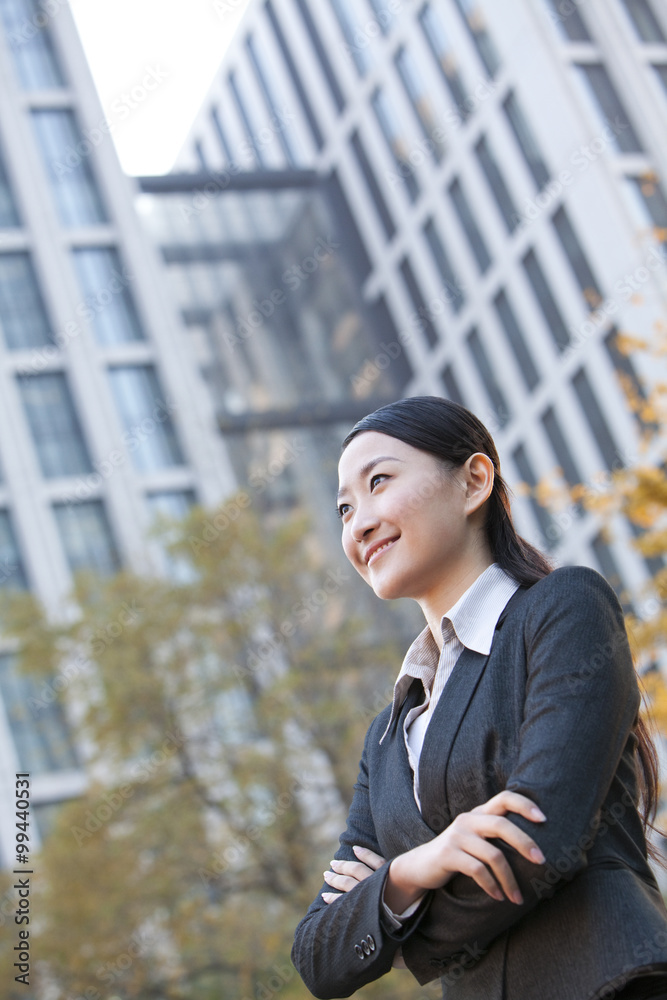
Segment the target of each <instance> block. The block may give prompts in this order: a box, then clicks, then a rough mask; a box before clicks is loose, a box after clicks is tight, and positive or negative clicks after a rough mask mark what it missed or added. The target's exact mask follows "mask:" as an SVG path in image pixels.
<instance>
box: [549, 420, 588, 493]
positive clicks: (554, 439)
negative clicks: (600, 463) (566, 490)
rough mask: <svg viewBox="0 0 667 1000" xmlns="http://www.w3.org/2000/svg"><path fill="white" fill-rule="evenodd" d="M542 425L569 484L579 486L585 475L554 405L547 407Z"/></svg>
mask: <svg viewBox="0 0 667 1000" xmlns="http://www.w3.org/2000/svg"><path fill="white" fill-rule="evenodd" d="M542 426H543V427H544V430H545V432H546V435H547V437H548V439H549V443H550V445H551V448H552V450H553V453H554V456H555V458H556V461H557V462H558V465H559V467H560V469H561V472H562V473H563V476H564V478H565V481H566V483H567V484H568V486H577V485H578V484H579V483H582V482H583V476H582V475H581V473H580V471H579V468H578V466H577V463H576V462H575V460H574V457H573V455H572V452H571V450H570V447H569V445H568V443H567V439H566V437H565V435H564V434H563V430H562V428H561V424H560V421H559V420H558V417H557V416H556V412H555V410H554V408H553V406H549V407H547V409H546V410H545V411H544V414H543V415H542Z"/></svg>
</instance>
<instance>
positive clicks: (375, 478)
mask: <svg viewBox="0 0 667 1000" xmlns="http://www.w3.org/2000/svg"><path fill="white" fill-rule="evenodd" d="M388 478H389V476H388V475H387V473H386V472H378V473H376V474H375V475H374V476H371V483H370V485H371V493H372V492H373V490H374V489H375V486H376V485H377V481H378V480H379V479H388Z"/></svg>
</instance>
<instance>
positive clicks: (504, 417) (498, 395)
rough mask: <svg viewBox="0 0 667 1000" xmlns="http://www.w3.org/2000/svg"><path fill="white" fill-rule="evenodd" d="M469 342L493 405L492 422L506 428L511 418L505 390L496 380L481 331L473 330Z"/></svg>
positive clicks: (476, 365)
mask: <svg viewBox="0 0 667 1000" xmlns="http://www.w3.org/2000/svg"><path fill="white" fill-rule="evenodd" d="M467 340H468V350H469V351H470V355H471V357H472V359H473V362H474V364H475V367H476V369H477V372H478V374H479V376H480V378H481V380H482V383H483V385H484V388H485V389H486V394H487V396H488V397H489V402H490V403H491V408H492V411H493V421H492V422H493V423H494V424H495V425H497V426H498V427H504V426H505V424H507V422H508V421H509V419H510V416H511V414H510V409H509V405H508V403H507V400H506V398H505V394H504V393H503V390H502V389H501V388H500V383H499V382H498V379H497V378H496V373H495V371H494V369H493V365H492V364H491V361H490V359H489V356H488V354H487V351H486V347H485V345H484V342H483V340H482V338H481V336H480V334H479V330H477V329H476V328H474V329H472V330H471V331H470V333H469V334H468V338H467Z"/></svg>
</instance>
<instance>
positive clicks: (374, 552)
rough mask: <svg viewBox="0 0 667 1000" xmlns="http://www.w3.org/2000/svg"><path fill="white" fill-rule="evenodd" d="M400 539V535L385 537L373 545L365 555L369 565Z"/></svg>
mask: <svg viewBox="0 0 667 1000" xmlns="http://www.w3.org/2000/svg"><path fill="white" fill-rule="evenodd" d="M396 541H398V535H396V537H395V538H385V539H384V540H383V541H381V542H376V543H375V545H371V546H370V548H368V549H367V550H366V554H365V556H364V559H365V562H366V565H367V566H370V565H371V563H373V562H375V561H376V559H379V557H380V555H381V554H382V553H383V552H384V551H385V550H386V549H388V548H390V547H391V546H392V545H393V544H394V542H396Z"/></svg>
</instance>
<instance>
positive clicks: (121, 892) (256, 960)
mask: <svg viewBox="0 0 667 1000" xmlns="http://www.w3.org/2000/svg"><path fill="white" fill-rule="evenodd" d="M169 537H170V539H171V543H170V550H171V556H172V558H173V559H174V560H175V565H177V566H178V567H179V573H178V576H179V579H180V580H181V582H180V583H179V582H176V581H174V580H168V579H147V578H143V577H138V576H133V575H131V574H128V573H122V574H119V575H117V576H115V577H112V578H107V579H97V578H92V577H81V578H79V579H78V580H77V584H76V590H75V593H74V595H73V601H72V603H71V605H70V607H69V613H68V615H67V616H65V615H62V616H61V618H60V620H59V621H58V622H54V621H51V620H49V618H48V616H47V615H46V614H45V612H44V610H43V609H42V608H40V607H39V605H38V604H37V602H36V601H35V600H34V599H33V598H32V597H30V596H26V595H18V596H17V595H15V596H14V597H12V598H11V599H9V600H8V601H7V602H6V604H5V606H4V608H3V612H2V614H3V631H4V632H5V634H9V635H11V636H13V637H14V638H15V639H16V641H17V643H18V646H19V648H20V664H21V669H22V670H23V671H25V672H26V673H28V674H30V675H31V676H32V677H33V678H34V679H36V680H38V681H39V683H40V684H43V683H45V682H46V683H49V684H51V685H52V687H53V690H57V691H59V696H64V697H63V700H64V702H65V703H66V706H67V709H68V712H69V715H70V718H71V720H72V723H73V726H74V729H75V731H76V735H77V737H78V741H79V744H80V745H81V746H83V747H84V748H85V762H84V766H85V771H86V774H87V777H88V787H87V790H86V792H85V794H84V795H83V796H82V797H80V798H77V799H75V800H73V801H71V802H69V803H67V804H66V805H65V806H63V807H62V808H61V810H60V813H59V816H58V820H57V823H56V825H55V828H54V830H53V831H52V833H51V834H50V836H49V837H48V838H47V840H46V842H45V844H44V847H43V849H42V852H41V854H40V855H39V857H38V858H36V860H35V867H36V870H37V871H38V875H39V877H38V878H36V879H35V894H36V898H35V901H34V911H35V913H37V914H39V919H38V921H37V923H36V924H35V929H34V931H33V930H32V928H31V937H33V936H34V949H35V954H38V956H39V959H40V961H39V966H38V968H39V970H40V973H41V978H42V982H44V983H46V982H47V981H48V982H49V983H52V984H55V986H56V987H57V988H58V989H59V990H60V996H61V997H63V998H67V1000H70V998H74V997H77V998H78V997H85V998H86V1000H107V998H108V997H112V996H113V997H120V998H122V1000H125V998H128V1000H129V998H142V1000H143V998H149V997H155V998H160V1000H186V998H187V1000H214V998H215V1000H219V998H220V997H223V996H224V997H225V998H230V1000H231V998H239V1000H241V998H253V1000H255V998H257V1000H269V998H271V997H273V996H274V995H277V994H278V993H279V994H280V996H281V997H282V998H285V1000H288V998H292V997H295V998H296V997H306V996H308V993H307V991H306V990H305V987H303V985H302V984H301V982H300V980H299V978H298V976H297V975H296V973H295V971H294V969H293V968H292V966H291V964H290V962H289V951H290V946H291V938H292V933H293V929H294V927H295V925H296V923H297V922H298V920H299V919H300V918H301V916H302V915H303V913H304V912H305V909H306V907H307V905H308V903H309V902H310V900H311V899H312V897H313V895H314V894H315V892H316V891H317V890H318V888H319V886H320V885H321V881H322V880H321V872H322V870H323V868H324V867H326V866H327V865H328V861H329V858H330V857H331V851H332V850H333V849H335V846H336V843H337V834H338V832H340V829H341V828H342V824H343V822H344V816H345V811H346V806H347V804H348V801H349V797H350V795H351V791H352V786H353V783H354V780H355V778H356V770H357V762H358V757H359V753H360V748H361V744H362V740H363V734H364V732H365V729H366V727H367V724H368V721H369V719H370V718H371V717H372V715H373V714H375V712H376V711H378V710H379V708H380V707H381V706H382V705H383V704H386V702H387V700H388V698H389V696H390V691H391V684H392V680H393V676H394V674H395V672H396V669H397V666H398V664H399V663H400V659H401V656H402V650H401V648H400V647H399V646H398V645H396V644H395V643H393V642H383V643H381V644H378V642H377V639H376V637H374V636H372V635H370V634H369V632H368V629H367V628H366V629H364V628H362V626H361V624H360V623H359V622H358V621H355V620H354V616H353V614H352V607H353V604H354V598H353V593H354V590H353V589H352V591H350V588H351V587H352V584H351V583H350V579H351V575H352V574H351V571H350V572H349V573H348V574H345V573H343V574H341V572H340V569H339V567H332V566H326V565H322V560H321V558H320V559H319V560H318V558H317V556H316V554H313V553H312V552H311V551H310V548H311V546H309V544H308V539H307V526H306V525H305V524H304V523H303V522H302V521H299V520H297V519H293V520H290V521H285V522H283V523H281V524H279V525H273V526H269V525H268V524H267V522H266V521H261V520H259V519H258V518H257V517H255V516H254V515H253V514H252V513H250V512H248V511H246V512H244V514H243V516H242V517H239V518H238V519H237V521H236V522H233V523H227V524H226V526H225V528H224V530H219V529H217V528H216V527H215V514H214V513H211V512H209V513H208V514H206V513H205V512H203V511H201V510H195V511H193V513H192V515H191V516H190V517H189V519H188V520H187V521H186V522H185V523H184V525H183V526H182V527H179V528H178V529H175V528H174V526H173V525H172V526H170V528H169ZM348 591H350V593H348ZM54 678H60V679H61V681H62V683H60V684H56V683H54V680H53V679H54ZM9 944H10V942H9V940H8V945H9ZM9 961H10V960H9V959H8V955H7V952H6V950H5V951H4V952H1V953H0V963H5V962H9ZM12 978H13V977H12ZM415 987H416V984H415V983H414V980H412V978H411V977H410V976H409V975H408V974H407V973H405V972H403V973H395V974H393V975H392V977H391V980H390V981H386V983H385V984H382V985H376V986H373V987H370V988H368V990H367V991H365V994H366V995H368V996H378V997H380V996H382V997H384V998H390V997H395V998H397V1000H398V998H400V997H403V996H404V997H407V996H416V995H417V994H416V992H415Z"/></svg>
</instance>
